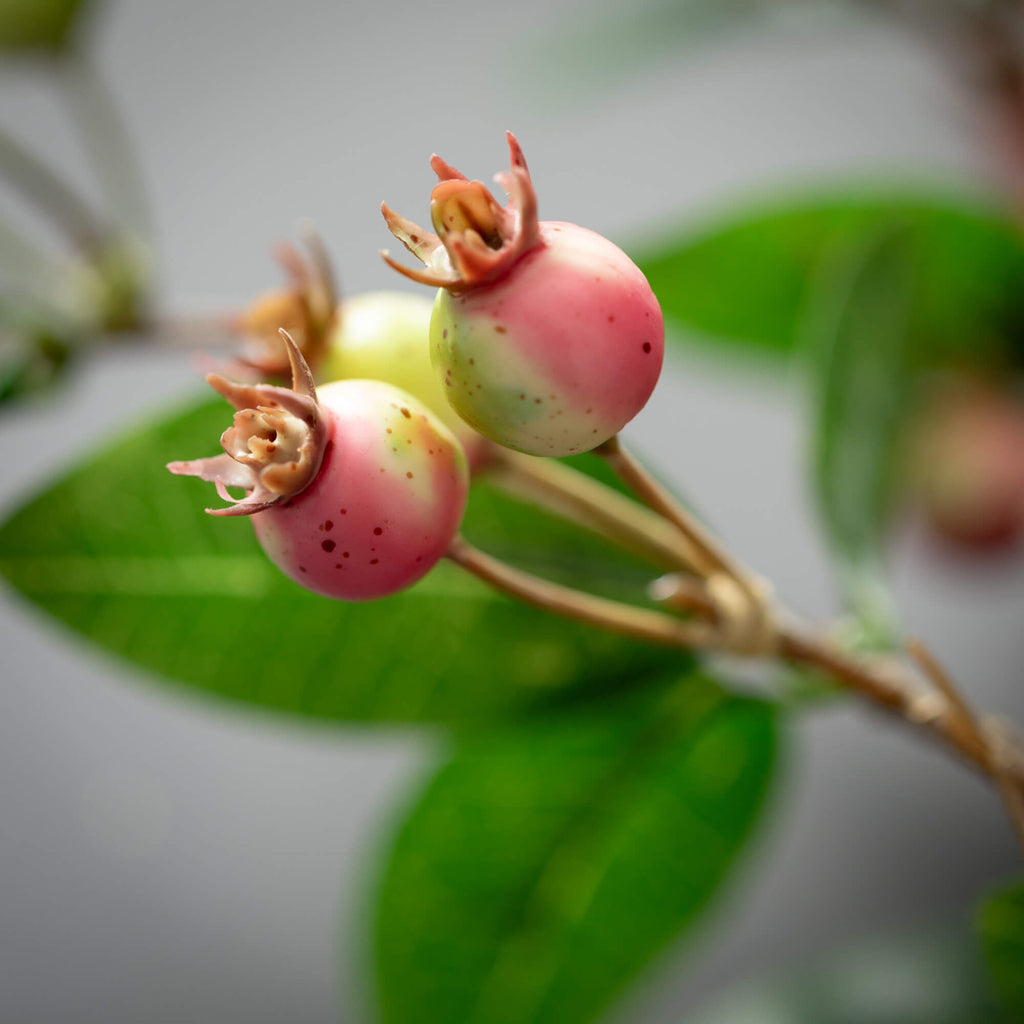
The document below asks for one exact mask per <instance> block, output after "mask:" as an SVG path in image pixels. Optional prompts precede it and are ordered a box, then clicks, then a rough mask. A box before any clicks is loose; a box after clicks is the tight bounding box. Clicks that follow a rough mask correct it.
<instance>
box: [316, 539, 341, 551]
mask: <svg viewBox="0 0 1024 1024" xmlns="http://www.w3.org/2000/svg"><path fill="white" fill-rule="evenodd" d="M337 546H338V545H337V544H335V543H334V541H333V540H325V541H321V542H320V547H322V548H323V549H324V551H326V552H327V553H328V554H330V553H331V552H332V551H333V550H334V549H335V548H336V547H337Z"/></svg>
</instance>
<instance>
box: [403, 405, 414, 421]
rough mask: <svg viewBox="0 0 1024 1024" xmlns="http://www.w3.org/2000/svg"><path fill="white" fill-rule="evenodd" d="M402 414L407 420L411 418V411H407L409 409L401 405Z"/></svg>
mask: <svg viewBox="0 0 1024 1024" xmlns="http://www.w3.org/2000/svg"><path fill="white" fill-rule="evenodd" d="M402 415H403V416H404V417H405V418H406V419H407V420H408V419H412V413H411V412H409V410H408V409H406V407H405V406H404V405H403V406H402Z"/></svg>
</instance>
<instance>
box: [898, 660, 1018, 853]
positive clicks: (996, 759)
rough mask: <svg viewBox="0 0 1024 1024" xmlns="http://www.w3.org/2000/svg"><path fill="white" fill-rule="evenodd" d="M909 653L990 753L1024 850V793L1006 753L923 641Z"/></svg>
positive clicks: (992, 769)
mask: <svg viewBox="0 0 1024 1024" xmlns="http://www.w3.org/2000/svg"><path fill="white" fill-rule="evenodd" d="M907 650H908V651H909V652H910V654H911V655H912V656H913V658H914V660H915V661H917V663H918V664H919V665H920V666H921V668H922V669H923V670H924V672H925V674H926V675H927V676H928V678H929V679H931V681H932V682H933V683H934V684H935V686H936V687H937V688H938V690H939V691H940V692H941V693H942V695H943V696H944V697H945V698H946V700H947V701H948V703H949V707H950V710H951V711H952V712H953V713H954V714H956V715H958V716H959V718H960V720H961V723H962V725H963V727H964V728H966V729H967V730H968V731H970V732H971V733H973V734H974V738H975V739H976V740H977V741H978V742H979V743H980V744H981V745H982V746H983V747H985V748H986V749H987V750H988V753H989V768H990V770H991V774H992V777H993V778H994V779H995V781H996V784H997V785H998V787H999V791H1000V793H1001V794H1002V797H1003V803H1005V804H1006V813H1007V815H1008V817H1009V819H1010V823H1011V824H1012V825H1013V830H1014V832H1015V833H1016V835H1017V841H1018V842H1019V843H1020V846H1021V849H1024V793H1022V792H1021V791H1020V790H1019V789H1018V788H1017V787H1016V786H1015V785H1014V781H1013V778H1012V776H1011V775H1010V773H1009V771H1008V766H1007V763H1006V751H1004V750H1002V749H1001V745H1000V744H998V743H993V742H991V741H990V740H989V739H988V738H987V737H986V736H985V731H984V729H983V728H982V726H981V723H980V722H978V720H977V718H976V717H975V715H974V712H973V711H972V710H971V708H970V707H969V706H968V704H967V701H966V700H965V699H964V697H963V696H962V695H961V693H960V691H959V690H958V689H957V688H956V686H955V685H954V683H953V680H952V678H951V677H950V676H949V674H948V673H947V672H946V671H945V669H944V668H943V667H942V666H941V665H940V664H939V663H938V661H937V660H936V659H935V658H934V657H933V655H932V653H931V651H929V650H928V648H927V647H925V645H924V644H923V643H921V641H920V640H910V641H909V642H908V643H907Z"/></svg>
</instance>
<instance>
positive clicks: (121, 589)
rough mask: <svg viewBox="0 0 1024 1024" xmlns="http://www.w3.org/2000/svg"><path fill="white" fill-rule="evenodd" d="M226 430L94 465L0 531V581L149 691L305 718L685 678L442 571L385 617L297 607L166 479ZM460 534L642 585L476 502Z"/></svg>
mask: <svg viewBox="0 0 1024 1024" xmlns="http://www.w3.org/2000/svg"><path fill="white" fill-rule="evenodd" d="M229 422H230V410H229V409H228V406H227V405H226V404H225V403H224V402H223V401H220V400H219V399H216V400H213V401H210V402H204V403H203V404H202V405H200V406H198V407H196V408H193V409H192V410H190V411H188V412H186V413H184V414H179V415H174V416H171V417H169V418H166V419H164V420H162V421H160V422H158V423H157V424H155V425H154V426H152V427H150V428H148V429H141V430H137V431H135V432H132V433H131V434H130V435H129V436H128V437H127V438H126V439H125V440H122V441H119V442H117V443H115V444H114V445H112V446H110V447H108V448H106V449H105V450H103V451H101V452H100V454H99V455H98V456H96V457H95V458H94V459H92V460H90V461H89V462H87V463H86V464H84V465H82V466H80V468H78V469H76V470H74V471H73V472H71V473H70V474H69V475H68V476H66V477H65V478H64V479H62V480H61V481H59V482H58V483H56V484H55V485H54V486H52V487H51V488H50V489H49V490H47V491H46V492H45V493H43V494H42V495H40V496H39V497H37V498H36V499H35V500H34V501H30V502H29V503H27V504H26V505H25V506H24V507H22V508H21V509H20V510H19V511H18V512H16V513H15V514H14V515H13V516H12V517H11V518H10V519H9V521H8V522H7V523H6V524H5V525H4V526H3V527H0V573H2V574H3V575H4V576H6V578H7V579H8V581H9V582H10V583H11V584H12V585H13V586H14V587H16V588H17V589H18V590H20V591H21V592H22V594H24V595H25V596H26V597H28V598H29V599H30V600H32V601H33V602H35V603H36V604H37V605H39V606H40V607H41V608H42V609H43V610H45V611H46V612H48V613H49V614H51V615H53V616H55V617H56V618H58V619H60V620H62V621H63V622H64V623H66V624H67V625H68V626H70V627H71V628H72V629H74V630H76V631H77V632H79V633H81V634H82V635H83V636H85V637H88V638H89V639H90V640H92V641H93V642H95V643H97V644H99V645H101V646H103V647H105V648H107V649H108V650H110V651H112V652H114V653H116V654H118V655H120V656H121V657H124V658H127V659H128V660H129V661H131V662H134V663H135V664H137V665H139V666H141V667H143V668H145V669H148V670H150V671H152V672H154V673H157V674H158V675H160V676H163V677H165V678H170V679H173V680H178V681H181V682H184V683H187V684H189V685H191V686H192V687H196V688H198V689H200V690H203V691H206V692H208V693H211V694H215V695H218V696H221V697H227V698H230V699H232V700H236V701H242V702H245V703H249V704H255V705H261V706H263V707H268V708H277V709H281V710H286V711H290V712H296V713H300V714H303V715H308V716H315V717H320V718H334V719H349V720H352V719H362V720H392V721H445V722H467V721H474V720H480V719H486V718H491V717H494V716H499V715H502V714H507V713H510V712H515V711H521V710H524V709H527V708H531V707H536V706H538V705H542V704H546V703H548V702H551V701H554V700H563V699H564V698H565V694H566V692H567V691H569V692H572V691H573V690H574V688H581V689H584V688H585V689H587V692H590V691H591V689H593V690H600V689H601V688H602V687H604V686H610V685H619V684H621V683H624V682H626V681H630V682H637V681H640V680H642V679H643V677H644V676H645V675H646V674H649V673H650V672H651V671H652V670H653V669H654V668H656V667H658V666H663V665H665V664H666V663H668V662H671V663H672V664H676V665H678V664H681V663H686V660H687V659H685V658H684V657H683V656H681V655H679V654H678V653H669V652H666V651H662V650H658V649H654V648H651V647H648V646H645V645H642V644H639V643H636V642H633V641H629V640H625V639H622V638H618V637H614V636H611V635H610V634H606V633H602V632H600V631H598V630H595V629H591V628H588V627H583V626H577V625H575V624H572V623H568V622H566V621H565V620H562V619H558V618H555V617H554V616H550V615H546V614H543V613H541V612H538V611H534V610H532V609H529V608H526V607H524V606H522V605H519V604H517V603H515V602H513V601H510V600H507V599H505V598H501V597H498V596H496V595H495V594H494V593H493V592H492V591H491V590H489V589H488V588H486V587H485V586H484V585H483V584H480V583H478V582H477V581H476V580H474V579H472V578H469V577H467V576H464V575H463V574H462V573H461V571H460V570H457V569H456V568H455V567H453V566H451V565H447V564H442V565H441V566H439V567H438V568H437V569H435V570H434V571H433V572H432V573H430V574H429V576H428V577H427V578H426V579H425V580H423V581H422V582H421V583H419V584H418V585H417V586H415V587H413V588H411V589H410V590H409V591H407V592H405V593H403V594H400V595H397V596H395V597H392V598H388V599H386V600H383V601H374V602H370V603H366V604H345V603H340V602H334V601H331V600H328V599H326V598H321V597H317V596H314V595H312V594H309V593H307V592H306V591H304V590H302V589H301V588H300V587H298V586H296V585H295V584H293V583H292V582H290V581H289V580H288V579H286V578H285V577H284V576H282V575H281V574H280V573H279V572H278V571H277V570H276V569H275V568H274V567H273V566H272V565H271V563H270V562H269V561H268V560H267V559H266V558H265V557H264V555H263V553H262V552H261V551H260V550H259V548H258V546H257V544H256V541H255V539H254V536H253V531H252V527H251V525H250V524H249V523H248V522H245V521H244V520H238V519H234V520H230V519H229V520H225V519H221V518H215V517H211V516H207V515H205V514H204V513H203V508H204V507H205V506H207V505H209V504H211V503H216V498H215V495H214V494H213V492H212V489H211V488H210V486H209V485H208V484H203V483H202V482H201V481H198V480H191V479H186V478H181V477H172V476H171V475H170V474H169V473H168V472H167V471H166V470H165V469H164V464H165V463H166V462H167V461H169V460H172V459H176V458H188V457H197V456H200V455H205V454H213V453H214V452H215V451H216V450H217V438H218V437H219V436H220V433H221V431H222V430H223V429H224V427H225V426H226V425H227V424H228V423H229ZM591 461H592V462H595V463H596V462H597V461H598V460H597V459H593V458H592V459H591ZM465 532H466V534H467V536H469V537H470V539H471V540H473V541H475V542H476V543H478V544H480V545H481V546H483V547H485V548H487V549H489V550H493V551H496V552H498V553H499V554H501V555H504V556H507V557H510V558H516V557H517V556H521V557H520V558H519V559H518V560H520V561H523V562H526V563H531V564H534V565H537V564H539V563H543V562H545V560H547V561H550V563H551V567H552V574H553V575H555V576H558V577H559V578H562V579H572V580H575V581H577V582H579V583H581V584H583V585H586V586H588V587H591V588H592V589H595V590H598V591H605V592H607V591H609V590H611V591H614V592H616V593H620V594H621V593H633V594H641V593H642V590H643V584H644V582H645V581H646V580H647V579H648V578H649V576H650V571H649V570H648V569H647V568H646V567H645V566H643V565H641V564H640V563H638V562H637V561H635V560H634V559H633V558H632V557H630V556H628V555H625V554H621V553H619V552H617V551H614V550H612V549H610V548H608V547H607V546H606V545H604V544H602V543H600V542H599V541H597V540H596V539H592V538H590V537H588V536H586V535H584V534H582V533H581V532H580V531H578V530H575V529H573V528H571V527H570V526H569V525H567V524H563V523H561V522H559V521H557V520H554V519H552V518H551V517H549V516H547V515H545V514H543V513H541V512H539V511H536V510H534V509H531V508H529V507H526V506H523V505H520V504H518V503H516V502H513V501H511V500H509V499H507V498H502V497H500V496H499V495H498V494H497V493H495V492H493V491H492V490H491V489H490V488H488V487H487V486H486V485H483V484H480V485H476V486H474V488H473V494H472V497H471V501H470V509H469V512H468V515H467V520H466V524H465Z"/></svg>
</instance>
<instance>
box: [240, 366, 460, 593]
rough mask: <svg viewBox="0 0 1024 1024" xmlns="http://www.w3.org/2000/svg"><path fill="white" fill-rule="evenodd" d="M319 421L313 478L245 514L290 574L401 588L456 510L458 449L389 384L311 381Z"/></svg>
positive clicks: (313, 583) (333, 584) (342, 586)
mask: <svg viewBox="0 0 1024 1024" xmlns="http://www.w3.org/2000/svg"><path fill="white" fill-rule="evenodd" d="M317 397H318V399H319V401H320V405H321V408H322V409H323V410H324V412H325V418H326V419H327V421H328V424H329V426H328V435H327V443H326V447H325V449H324V456H323V462H322V464H321V467H320V472H319V473H318V474H317V477H316V479H315V480H314V481H313V482H312V483H311V484H310V485H309V487H307V488H306V489H305V490H304V491H302V493H301V494H298V495H296V496H295V497H293V498H291V499H290V500H289V501H287V502H285V503H283V504H281V505H278V506H275V507H273V508H269V509H266V510H265V511H262V512H259V513H257V514H256V515H254V516H253V517H252V523H253V527H254V528H255V530H256V536H257V537H258V538H259V541H260V544H261V545H262V547H263V550H264V551H266V553H267V555H268V556H269V557H270V559H271V560H272V561H273V562H274V563H275V564H276V565H277V566H278V568H280V569H281V570H282V572H284V573H286V574H287V575H288V576H290V577H291V578H292V579H293V580H295V581H296V582H297V583H300V584H301V585H302V586H304V587H306V588H307V589H309V590H313V591H315V592H316V593H319V594H325V595H327V596H328V597H337V598H343V599H345V600H349V601H362V600H367V599H370V598H376V597H384V596H386V595H388V594H393V593H397V592H398V591H400V590H404V589H405V588H406V587H408V586H409V585H410V584H412V583H415V582H416V580H418V579H420V578H421V577H422V576H423V575H424V574H425V573H426V572H427V571H428V570H429V569H430V568H431V567H432V566H433V565H434V564H435V563H436V562H437V561H438V559H440V558H441V556H442V555H443V554H444V553H445V550H446V549H447V547H448V545H449V543H450V542H451V540H452V538H453V537H454V536H455V532H456V531H457V530H458V528H459V524H460V522H461V520H462V514H463V511H464V510H465V505H466V495H467V489H468V478H467V471H466V463H465V456H464V455H463V453H462V450H461V448H460V446H459V444H458V442H457V441H456V440H455V438H454V437H453V436H452V434H451V432H450V431H448V430H447V428H445V427H444V426H443V424H441V423H440V422H439V421H438V420H437V418H436V417H434V416H433V415H432V414H431V413H430V412H429V411H428V410H427V409H426V408H425V407H424V406H423V405H422V404H421V403H420V402H418V401H416V399H414V398H413V397H412V396H411V395H408V394H407V393H405V392H403V391H400V390H399V389H397V388H395V387H393V386H392V385H389V384H386V383H383V382H381V381H372V380H344V381H335V382H334V383H331V384H325V385H323V386H322V387H320V388H318V389H317Z"/></svg>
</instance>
